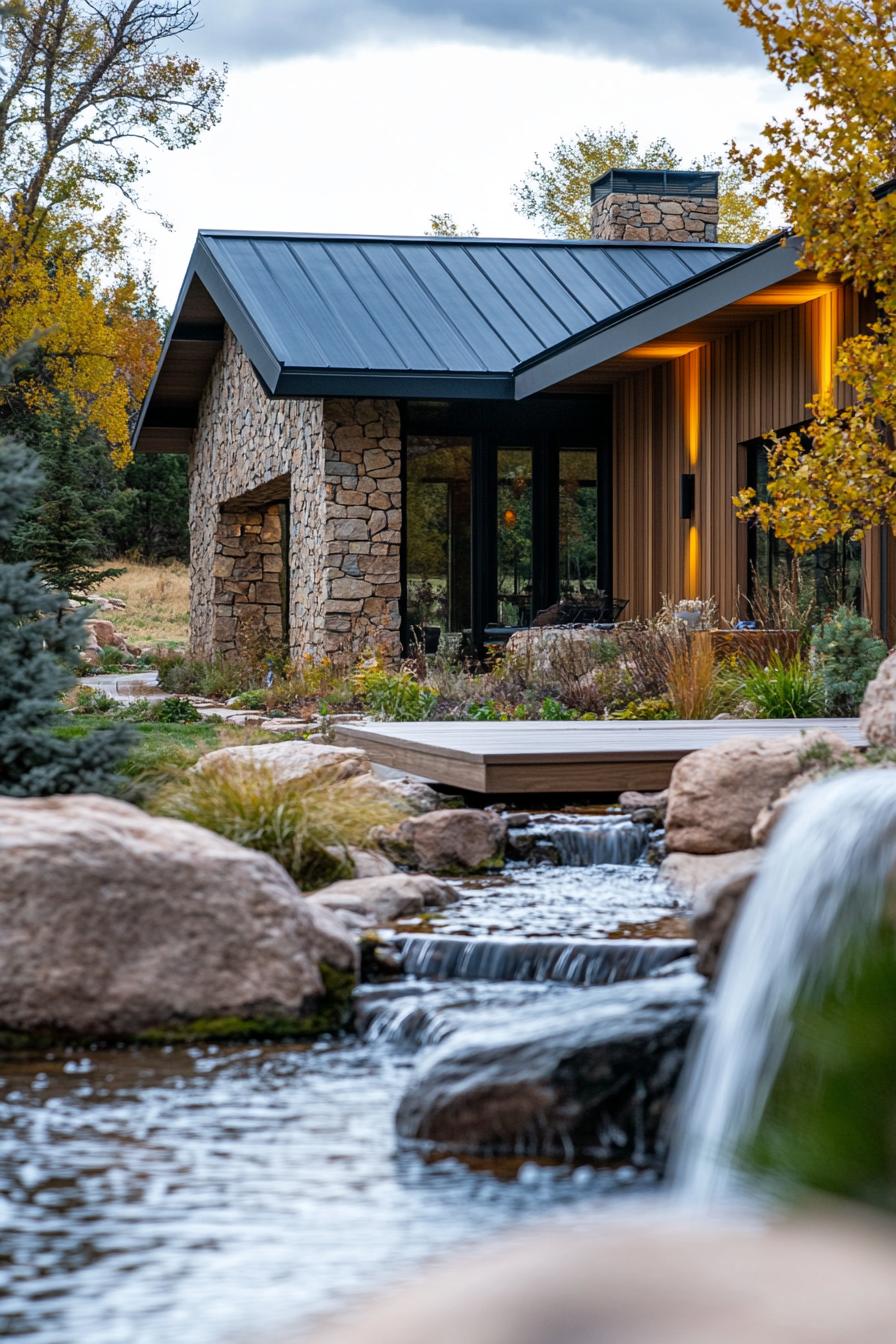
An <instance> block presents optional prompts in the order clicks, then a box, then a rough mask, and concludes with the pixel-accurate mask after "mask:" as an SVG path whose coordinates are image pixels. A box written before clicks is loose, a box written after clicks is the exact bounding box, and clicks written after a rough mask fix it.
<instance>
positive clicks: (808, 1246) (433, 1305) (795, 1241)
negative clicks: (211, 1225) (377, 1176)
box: [282, 1202, 896, 1344]
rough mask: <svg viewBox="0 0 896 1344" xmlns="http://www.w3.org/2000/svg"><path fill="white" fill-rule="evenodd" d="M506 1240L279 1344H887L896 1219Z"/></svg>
mask: <svg viewBox="0 0 896 1344" xmlns="http://www.w3.org/2000/svg"><path fill="white" fill-rule="evenodd" d="M570 1223H571V1225H566V1226H564V1225H563V1224H562V1223H558V1222H557V1220H554V1221H552V1222H549V1223H546V1224H543V1225H541V1226H535V1227H530V1228H528V1229H526V1230H524V1231H519V1230H517V1231H516V1232H515V1234H514V1235H512V1236H508V1235H507V1234H506V1233H505V1234H504V1235H503V1236H502V1237H500V1239H499V1238H494V1239H493V1240H492V1241H491V1242H490V1243H482V1242H479V1243H478V1244H477V1245H476V1246H475V1248H473V1249H471V1250H467V1251H465V1252H463V1253H455V1254H454V1255H453V1256H451V1257H450V1258H448V1259H445V1260H443V1261H442V1263H440V1264H438V1265H435V1266H433V1265H429V1266H427V1267H426V1268H425V1269H424V1270H423V1271H421V1272H420V1273H418V1275H417V1276H416V1277H415V1278H414V1279H412V1280H411V1281H410V1282H408V1283H403V1284H401V1285H400V1286H395V1285H393V1286H392V1287H391V1288H390V1289H389V1290H388V1292H385V1293H383V1294H381V1296H380V1297H379V1299H378V1300H376V1301H370V1300H369V1299H368V1298H365V1300H364V1301H363V1303H362V1304H360V1305H359V1306H357V1307H355V1308H354V1309H353V1310H352V1311H351V1312H350V1313H349V1314H348V1315H347V1316H344V1317H343V1318H342V1319H341V1320H339V1321H330V1322H329V1323H325V1324H323V1325H321V1326H319V1327H318V1328H317V1329H315V1330H312V1331H311V1332H310V1334H309V1333H308V1332H307V1331H305V1330H301V1331H297V1332H296V1333H294V1334H293V1333H290V1334H288V1335H287V1336H286V1337H285V1338H284V1339H283V1341H282V1344H297V1341H298V1340H299V1339H301V1340H302V1342H303V1344H420V1341H421V1340H426V1341H431V1342H432V1344H456V1341H459V1340H462V1341H463V1344H719V1341H722V1340H723V1341H724V1344H842V1341H843V1340H849V1344H882V1342H883V1341H885V1340H887V1339H890V1338H891V1337H892V1335H893V1321H894V1319H896V1275H894V1274H893V1240H894V1235H896V1229H894V1220H893V1219H892V1218H886V1217H883V1216H882V1215H880V1214H878V1215H875V1216H874V1217H871V1216H870V1215H863V1214H862V1213H861V1212H859V1211H857V1210H856V1209H850V1208H844V1207H843V1206H840V1207H839V1208H838V1207H836V1206H830V1205H828V1206H825V1207H816V1208H810V1209H809V1210H808V1211H806V1212H802V1213H800V1214H799V1215H793V1214H791V1215H790V1216H787V1217H781V1216H780V1215H778V1216H776V1215H774V1213H769V1212H768V1211H765V1212H764V1214H763V1217H762V1218H761V1219H759V1218H751V1217H741V1218H740V1219H739V1220H735V1219H732V1218H731V1217H730V1215H729V1216H727V1217H722V1216H720V1215H719V1214H718V1213H716V1214H715V1215H714V1216H713V1217H706V1216H704V1217H702V1218H701V1217H700V1215H699V1214H697V1213H688V1212H686V1211H684V1210H683V1209H678V1210H675V1209H673V1210H670V1209H669V1208H668V1207H665V1206H660V1207H656V1206H655V1205H654V1206H653V1207H651V1206H650V1205H647V1206H646V1207H645V1206H644V1204H643V1202H642V1203H641V1204H640V1207H639V1209H638V1212H637V1215H636V1216H634V1217H632V1216H631V1214H629V1215H628V1216H626V1215H624V1214H623V1213H621V1212H617V1214H616V1216H615V1217H608V1216H606V1215H605V1216H604V1217H603V1218H601V1219H600V1220H599V1221H597V1220H589V1219H587V1218H583V1217H582V1216H581V1215H580V1216H579V1217H578V1218H577V1219H576V1220H575V1222H574V1223H572V1220H570Z"/></svg>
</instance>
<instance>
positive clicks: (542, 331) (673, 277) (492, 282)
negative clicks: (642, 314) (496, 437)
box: [199, 233, 740, 396]
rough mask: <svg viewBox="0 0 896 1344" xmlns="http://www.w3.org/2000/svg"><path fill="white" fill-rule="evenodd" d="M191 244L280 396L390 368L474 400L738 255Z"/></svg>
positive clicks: (220, 239)
mask: <svg viewBox="0 0 896 1344" xmlns="http://www.w3.org/2000/svg"><path fill="white" fill-rule="evenodd" d="M199 246H200V247H201V248H202V249H204V250H205V251H206V252H207V254H208V257H209V259H210V261H211V263H212V265H213V267H214V269H215V270H216V271H217V272H218V273H219V274H220V276H221V278H222V279H223V281H224V283H225V284H226V286H227V288H228V289H229V290H230V291H231V292H232V294H234V295H235V296H236V298H237V300H238V302H239V304H240V306H241V307H242V308H243V309H244V310H245V313H246V316H247V317H248V318H249V320H250V321H251V323H252V325H253V327H254V328H255V329H256V331H257V333H258V335H259V336H260V337H261V339H262V341H263V343H264V345H265V346H266V347H267V349H268V350H269V351H270V354H271V355H272V356H273V358H274V360H275V361H276V363H277V364H278V365H279V366H280V375H279V377H278V379H277V384H278V385H276V386H269V389H268V390H269V391H270V392H272V393H274V394H276V393H277V392H289V393H291V394H293V395H295V394H301V393H306V394H312V395H313V394H315V393H319V392H326V391H328V390H330V387H331V386H332V385H333V375H336V374H340V375H346V376H344V377H340V378H339V380H338V383H339V385H340V389H341V390H342V391H343V392H344V394H350V393H351V391H352V386H351V380H350V375H351V374H361V375H370V374H377V375H384V374H391V375H396V376H397V378H398V380H399V381H401V379H402V378H403V377H404V378H405V379H406V380H407V381H408V386H407V387H406V388H405V389H404V395H408V394H410V392H411V390H412V388H411V384H413V382H414V381H415V380H417V379H420V378H423V379H425V380H426V381H427V382H430V381H432V380H438V379H441V378H445V379H446V380H450V381H451V382H453V383H464V382H469V383H470V386H468V387H467V388H466V389H465V390H464V389H459V390H458V391H455V392H454V395H464V394H466V395H473V396H475V395H477V392H476V388H475V384H476V382H477V381H478V380H484V381H486V382H488V383H492V382H493V381H494V380H495V378H496V376H497V378H498V379H499V380H500V381H502V382H505V381H506V383H507V389H506V392H505V395H508V396H512V395H513V393H512V388H511V386H510V383H511V374H512V372H513V370H514V368H515V367H516V366H517V365H518V364H520V363H522V362H523V361H525V360H528V359H531V358H533V357H534V356H537V355H539V354H541V353H543V352H544V351H545V350H548V349H550V348H551V347H553V346H555V345H557V344H558V343H560V342H562V341H565V340H567V339H568V338H569V337H570V336H574V335H576V334H577V333H579V332H581V331H584V330H586V329H588V328H589V327H591V326H593V325H594V324H595V323H597V322H602V321H604V320H606V319H607V318H609V317H613V316H616V315H617V314H618V313H620V312H622V311H623V310H624V309H626V308H629V307H631V306H632V305H633V304H637V303H639V302H641V301H643V300H644V299H648V298H651V297H653V296H654V295H657V294H660V293H662V292H663V291H664V290H666V289H668V288H669V287H670V286H671V285H675V284H677V283H680V282H681V281H683V280H687V279H691V278H693V277H694V276H696V275H699V274H701V273H702V272H703V271H705V270H707V269H709V268H710V267H712V266H716V265H718V264H719V262H721V261H724V260H726V259H728V258H729V257H732V256H735V255H737V253H738V252H739V250H740V249H738V248H733V247H715V246H713V247H707V246H700V245H680V244H679V245H676V246H671V245H670V246H666V245H657V244H653V245H646V246H645V245H635V244H631V243H612V244H607V243H593V242H548V241H543V242H522V241H520V242H517V241H514V240H506V241H491V240H484V239H441V238H438V239H437V238H342V237H329V238H321V237H309V236H303V235H296V236H292V237H290V236H281V235H269V234H255V235H247V234H231V233H203V234H201V235H200V243H199ZM212 297H215V295H214V292H213V291H212ZM224 316H225V318H226V317H227V314H226V313H225V314H224ZM236 334H237V335H239V333H238V332H237V333H236ZM281 380H282V383H283V385H282V386H280V385H279V384H280V383H281ZM360 390H361V391H366V390H368V389H367V388H366V387H365V388H363V389H360ZM383 391H384V395H402V392H396V391H395V389H393V390H392V391H391V392H388V391H386V389H385V388H384V389H383ZM485 395H492V396H494V395H496V389H495V388H494V387H492V389H491V390H490V391H487V392H485Z"/></svg>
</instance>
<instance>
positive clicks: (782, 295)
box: [734, 280, 837, 308]
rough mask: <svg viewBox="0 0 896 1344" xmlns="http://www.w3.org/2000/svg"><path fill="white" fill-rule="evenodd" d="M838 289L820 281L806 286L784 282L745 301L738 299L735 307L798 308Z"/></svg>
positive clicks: (744, 299) (748, 296) (760, 291)
mask: <svg viewBox="0 0 896 1344" xmlns="http://www.w3.org/2000/svg"><path fill="white" fill-rule="evenodd" d="M836 288H837V286H836V285H826V284H822V282H821V281H820V280H818V281H807V282H806V283H805V284H794V283H793V282H792V281H784V282H783V283H782V284H779V285H769V287H768V289H759V290H757V291H756V293H755V294H747V296H746V297H745V298H743V299H736V300H735V303H734V306H735V307H736V308H796V307H798V306H799V305H800V304H802V303H812V301H813V300H814V299H820V298H822V297H823V296H824V295H825V294H833V292H834V290H835V289H836Z"/></svg>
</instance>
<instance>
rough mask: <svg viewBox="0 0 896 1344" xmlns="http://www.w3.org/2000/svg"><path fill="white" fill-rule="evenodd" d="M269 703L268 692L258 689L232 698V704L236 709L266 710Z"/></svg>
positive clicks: (243, 692) (241, 692) (242, 692)
mask: <svg viewBox="0 0 896 1344" xmlns="http://www.w3.org/2000/svg"><path fill="white" fill-rule="evenodd" d="M267 703H268V692H267V691H263V690H261V688H260V687H256V688H255V689H254V690H251V691H240V693H239V695H234V696H232V697H231V704H232V705H233V708H234V709H266V708H267Z"/></svg>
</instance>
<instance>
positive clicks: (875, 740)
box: [859, 649, 896, 747]
mask: <svg viewBox="0 0 896 1344" xmlns="http://www.w3.org/2000/svg"><path fill="white" fill-rule="evenodd" d="M859 724H860V726H861V729H862V732H863V733H864V734H865V736H866V737H867V739H868V741H869V742H870V743H871V745H872V747H896V649H894V650H893V652H892V653H888V654H887V656H886V658H885V659H884V661H883V662H882V663H881V665H880V667H879V668H878V670H877V676H876V677H875V678H874V680H873V681H870V682H869V683H868V685H867V687H866V689H865V695H864V698H863V700H862V708H861V710H860V711H859Z"/></svg>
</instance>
